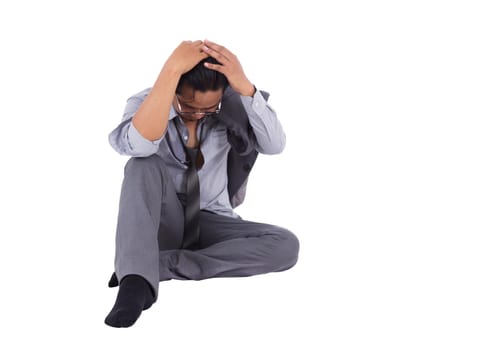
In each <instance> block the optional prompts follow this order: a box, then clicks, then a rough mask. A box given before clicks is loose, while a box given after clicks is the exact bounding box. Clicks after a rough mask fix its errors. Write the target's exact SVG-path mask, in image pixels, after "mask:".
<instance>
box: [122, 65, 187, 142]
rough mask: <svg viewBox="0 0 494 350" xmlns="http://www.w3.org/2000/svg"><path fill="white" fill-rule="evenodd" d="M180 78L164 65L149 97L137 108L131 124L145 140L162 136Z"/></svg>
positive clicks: (175, 72)
mask: <svg viewBox="0 0 494 350" xmlns="http://www.w3.org/2000/svg"><path fill="white" fill-rule="evenodd" d="M180 76H181V75H180V73H179V72H177V71H175V70H174V69H171V68H169V67H167V66H166V65H164V66H163V69H162V70H161V72H160V74H159V76H158V79H156V82H155V83H154V86H153V88H152V89H151V91H150V92H149V95H148V96H147V97H146V99H145V100H144V101H143V102H142V105H141V106H139V109H138V110H137V112H136V114H135V116H134V118H133V119H132V123H133V124H134V126H135V128H136V129H137V130H138V131H139V133H140V134H141V135H142V136H143V137H145V138H146V139H148V140H150V141H155V140H158V139H159V138H160V137H161V136H162V135H163V134H164V132H165V130H166V128H167V126H168V115H169V112H170V108H171V105H172V102H173V98H174V96H175V90H176V88H177V84H178V81H179V80H180Z"/></svg>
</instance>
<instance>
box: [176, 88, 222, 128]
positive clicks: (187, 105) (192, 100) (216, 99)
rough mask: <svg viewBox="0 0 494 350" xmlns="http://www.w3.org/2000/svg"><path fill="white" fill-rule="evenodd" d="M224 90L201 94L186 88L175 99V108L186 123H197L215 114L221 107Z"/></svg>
mask: <svg viewBox="0 0 494 350" xmlns="http://www.w3.org/2000/svg"><path fill="white" fill-rule="evenodd" d="M222 96H223V89H219V90H215V91H213V90H210V91H206V92H200V91H196V90H193V89H192V88H190V87H188V86H185V87H183V88H182V91H181V93H180V94H176V95H175V98H174V99H173V108H175V110H176V111H177V113H178V114H179V116H180V117H181V118H182V119H183V120H184V121H197V120H199V119H202V118H204V117H205V116H207V115H211V114H215V113H216V112H217V111H218V110H219V107H220V103H221V97H222Z"/></svg>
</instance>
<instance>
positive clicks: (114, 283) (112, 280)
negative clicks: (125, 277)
mask: <svg viewBox="0 0 494 350" xmlns="http://www.w3.org/2000/svg"><path fill="white" fill-rule="evenodd" d="M117 286H118V279H117V275H116V274H115V272H114V273H113V275H111V277H110V280H109V281H108V287H110V288H112V287H117Z"/></svg>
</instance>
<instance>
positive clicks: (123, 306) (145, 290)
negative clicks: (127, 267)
mask: <svg viewBox="0 0 494 350" xmlns="http://www.w3.org/2000/svg"><path fill="white" fill-rule="evenodd" d="M153 301H154V296H153V290H152V288H151V286H150V285H149V283H148V282H147V281H146V280H145V279H144V278H143V277H141V276H138V275H128V276H125V277H124V278H123V279H122V281H121V283H120V288H119V289H118V295H117V300H116V301H115V305H114V306H113V309H112V310H111V311H110V313H109V314H108V316H106V319H105V323H106V324H107V325H109V326H112V327H130V326H132V325H133V324H134V323H135V321H137V319H138V318H139V316H140V315H141V312H142V311H143V310H146V309H149V308H150V307H151V305H152V304H153Z"/></svg>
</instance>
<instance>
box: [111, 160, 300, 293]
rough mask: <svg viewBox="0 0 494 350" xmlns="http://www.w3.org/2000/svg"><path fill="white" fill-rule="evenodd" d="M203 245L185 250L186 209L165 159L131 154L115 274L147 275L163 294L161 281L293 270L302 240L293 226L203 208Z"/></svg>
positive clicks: (120, 216) (121, 204) (121, 200)
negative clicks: (272, 223)
mask: <svg viewBox="0 0 494 350" xmlns="http://www.w3.org/2000/svg"><path fill="white" fill-rule="evenodd" d="M199 225H200V231H201V236H200V242H199V248H198V249H197V250H193V251H192V250H185V249H181V246H182V240H183V229H184V209H183V205H182V203H181V202H180V200H179V198H178V196H177V194H176V192H175V187H174V184H173V182H172V181H171V179H170V176H169V175H168V172H167V169H166V167H165V163H164V162H163V160H162V159H161V158H160V157H159V156H157V155H153V156H150V157H147V158H131V159H130V160H129V161H128V162H127V164H126V166H125V177H124V180H123V184H122V192H121V196H120V207H119V214H118V224H117V235H116V255H115V273H116V276H117V279H118V280H119V281H120V280H121V279H122V278H123V277H125V276H127V275H131V274H135V275H140V276H142V277H144V278H145V279H146V280H147V281H148V282H149V284H150V285H151V286H152V288H153V289H154V292H155V293H154V295H155V296H156V297H157V296H158V285H159V281H165V280H170V279H182V280H185V279H187V280H201V279H205V278H212V277H241V276H251V275H256V274H262V273H267V272H275V271H283V270H286V269H289V268H290V267H292V266H293V265H295V263H296V262H297V257H298V250H299V243H298V240H297V238H296V236H295V235H294V234H293V233H291V232H290V231H288V230H286V229H284V228H281V227H278V226H274V225H268V224H262V223H256V222H250V221H245V220H242V219H239V218H231V217H228V216H223V215H218V214H214V213H211V212H207V211H201V213H200V223H199Z"/></svg>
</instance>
